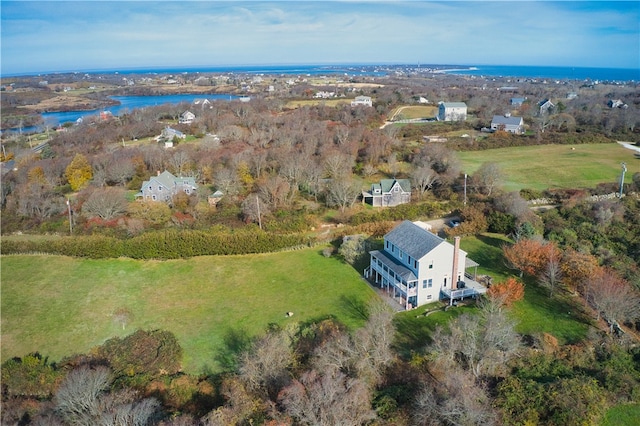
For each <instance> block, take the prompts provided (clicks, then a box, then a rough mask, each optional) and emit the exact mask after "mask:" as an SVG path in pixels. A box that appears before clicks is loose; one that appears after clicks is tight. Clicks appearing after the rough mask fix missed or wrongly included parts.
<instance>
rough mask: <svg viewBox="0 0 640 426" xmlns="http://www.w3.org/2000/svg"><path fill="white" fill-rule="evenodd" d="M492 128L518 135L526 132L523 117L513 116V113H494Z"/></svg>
mask: <svg viewBox="0 0 640 426" xmlns="http://www.w3.org/2000/svg"><path fill="white" fill-rule="evenodd" d="M491 130H492V131H494V132H495V131H497V130H502V131H505V132H509V133H514V134H516V135H521V134H522V133H524V121H523V119H522V117H512V116H511V114H505V115H494V116H493V120H491Z"/></svg>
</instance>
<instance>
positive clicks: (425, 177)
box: [411, 165, 438, 198]
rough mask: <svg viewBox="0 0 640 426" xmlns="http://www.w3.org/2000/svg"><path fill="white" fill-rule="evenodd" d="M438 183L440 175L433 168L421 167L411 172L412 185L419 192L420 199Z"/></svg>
mask: <svg viewBox="0 0 640 426" xmlns="http://www.w3.org/2000/svg"><path fill="white" fill-rule="evenodd" d="M437 182H438V174H437V173H436V171H435V170H433V169H432V168H431V167H429V166H426V165H421V166H418V167H416V168H415V169H413V171H412V172H411V185H412V186H413V187H414V188H415V189H416V190H417V191H418V194H420V198H423V197H424V195H425V194H426V193H427V191H429V190H430V189H431V188H432V187H433V185H434V184H436V183H437Z"/></svg>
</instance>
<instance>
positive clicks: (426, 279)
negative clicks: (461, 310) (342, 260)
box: [364, 220, 487, 309]
mask: <svg viewBox="0 0 640 426" xmlns="http://www.w3.org/2000/svg"><path fill="white" fill-rule="evenodd" d="M369 254H370V256H371V261H370V264H369V267H367V269H365V271H364V276H365V278H367V279H369V280H370V281H371V282H373V283H374V284H375V285H376V286H378V287H380V288H381V289H383V290H385V291H386V292H387V293H388V295H389V296H390V297H393V298H394V299H395V300H396V301H397V302H399V303H400V304H401V305H402V306H403V307H404V308H405V309H411V308H415V307H417V306H421V305H424V304H427V303H431V302H435V301H437V300H446V301H449V302H450V303H452V302H453V301H456V300H460V299H463V298H465V297H477V296H479V295H481V294H484V293H486V291H487V289H486V287H485V286H483V285H482V284H480V283H478V282H477V281H475V276H476V274H475V268H477V266H478V264H477V263H476V262H474V261H473V260H471V259H469V258H467V253H466V252H465V251H464V250H461V249H460V238H459V237H456V238H455V239H454V243H453V244H451V243H450V242H448V241H446V240H445V239H443V238H440V237H439V236H437V235H435V234H433V233H431V232H429V231H428V230H426V229H424V228H423V227H421V226H419V225H418V224H416V223H414V222H410V221H408V220H405V221H404V222H402V223H400V224H399V225H398V226H396V227H395V228H393V229H392V230H391V231H389V233H387V234H386V235H385V236H384V246H383V248H382V250H374V251H371V252H370V253H369ZM470 268H474V270H473V271H474V273H473V274H471V273H466V270H467V269H470Z"/></svg>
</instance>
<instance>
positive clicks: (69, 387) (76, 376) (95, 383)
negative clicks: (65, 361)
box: [54, 366, 111, 425]
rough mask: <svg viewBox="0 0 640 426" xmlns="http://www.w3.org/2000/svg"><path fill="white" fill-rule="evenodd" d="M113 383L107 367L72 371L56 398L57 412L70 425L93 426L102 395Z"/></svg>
mask: <svg viewBox="0 0 640 426" xmlns="http://www.w3.org/2000/svg"><path fill="white" fill-rule="evenodd" d="M110 382H111V372H110V371H109V369H108V368H107V367H102V366H99V367H96V368H95V369H91V368H89V367H80V368H78V369H76V370H73V371H71V372H70V373H69V374H68V375H67V377H66V378H65V379H64V381H63V382H62V384H61V385H60V388H59V389H58V391H57V392H56V394H55V396H54V403H55V407H56V411H57V412H58V413H59V414H60V415H61V417H62V418H63V419H64V420H65V421H67V422H68V423H70V424H77V425H91V424H93V421H95V420H94V418H95V416H96V414H97V413H99V408H100V403H99V398H100V395H101V394H102V393H103V392H104V391H105V390H106V389H107V388H108V386H109V384H110Z"/></svg>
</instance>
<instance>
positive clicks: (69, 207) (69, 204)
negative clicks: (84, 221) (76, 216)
mask: <svg viewBox="0 0 640 426" xmlns="http://www.w3.org/2000/svg"><path fill="white" fill-rule="evenodd" d="M67 210H68V211H69V235H73V222H72V220H71V203H70V202H69V199H68V198H67Z"/></svg>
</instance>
